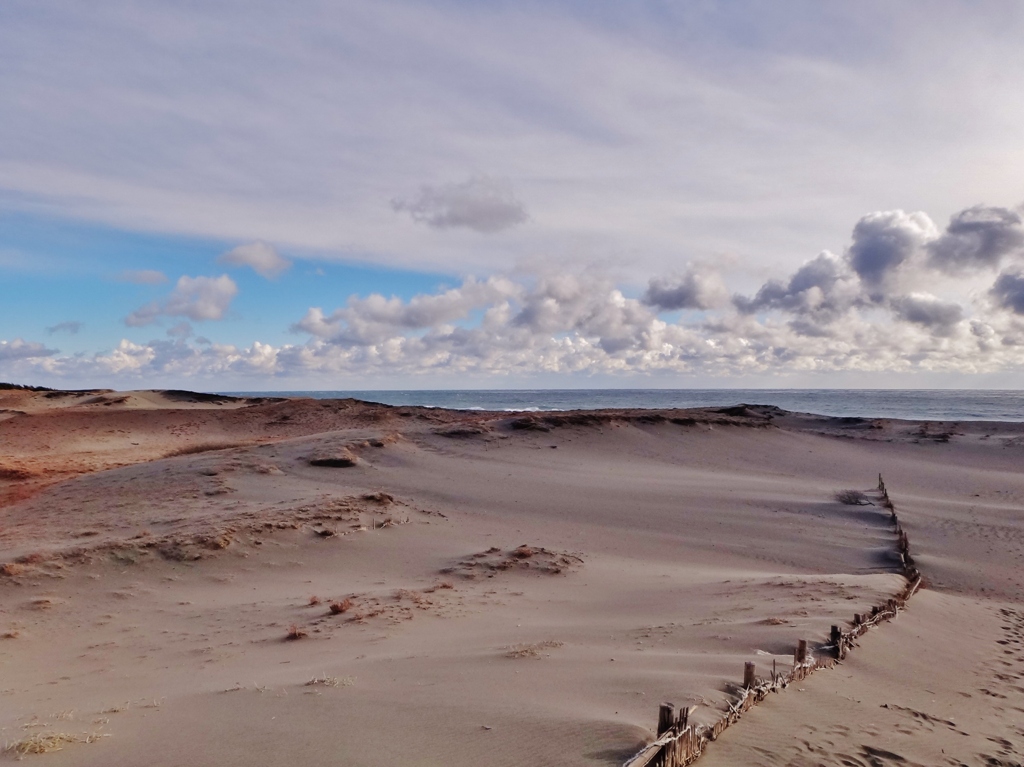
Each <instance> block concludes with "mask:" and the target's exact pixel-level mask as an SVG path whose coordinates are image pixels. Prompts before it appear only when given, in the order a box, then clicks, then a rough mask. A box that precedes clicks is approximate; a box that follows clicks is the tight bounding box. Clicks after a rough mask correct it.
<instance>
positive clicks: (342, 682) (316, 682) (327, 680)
mask: <svg viewBox="0 0 1024 767" xmlns="http://www.w3.org/2000/svg"><path fill="white" fill-rule="evenodd" d="M355 682H356V680H355V677H351V676H340V677H339V676H327V675H326V674H321V675H320V676H315V677H313V678H312V679H310V680H309V681H308V682H306V687H351V686H352V685H353V684H355Z"/></svg>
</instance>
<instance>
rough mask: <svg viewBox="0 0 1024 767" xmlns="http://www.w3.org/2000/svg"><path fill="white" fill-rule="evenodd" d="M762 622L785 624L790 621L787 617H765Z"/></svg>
mask: <svg viewBox="0 0 1024 767" xmlns="http://www.w3.org/2000/svg"><path fill="white" fill-rule="evenodd" d="M761 623H763V624H764V625H765V626H785V625H786V624H787V623H789V621H787V620H786V619H785V618H765V619H764V620H763V621H761Z"/></svg>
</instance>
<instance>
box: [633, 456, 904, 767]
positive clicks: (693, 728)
mask: <svg viewBox="0 0 1024 767" xmlns="http://www.w3.org/2000/svg"><path fill="white" fill-rule="evenodd" d="M878 493H879V495H880V496H881V498H882V506H883V507H885V508H887V509H888V510H889V512H890V513H891V515H892V521H893V523H894V525H895V532H896V549H897V552H898V553H899V555H900V561H901V562H902V564H903V576H904V578H906V581H907V585H906V586H905V587H904V589H903V591H902V593H901V594H900V595H899V596H898V597H896V598H890V599H887V600H886V601H885V602H884V603H883V604H881V605H875V606H873V607H872V608H871V613H870V615H868V614H863V613H855V614H854V616H853V624H852V625H853V628H852V629H851V630H850V631H843V630H842V628H840V627H839V626H832V630H831V632H830V633H829V643H828V645H826V646H825V647H831V649H834V650H835V656H836V658H837V659H838V660H842V659H844V658H845V657H846V653H847V652H848V651H849V650H850V649H852V648H853V647H854V639H856V638H857V637H859V636H860V635H861V634H863V633H864V632H865V631H867V630H868V629H870V628H873V627H875V626H877V625H878V624H879V623H882V622H884V621H888V620H891V619H892V618H895V617H896V616H897V615H899V613H900V612H901V611H902V610H904V609H906V606H907V602H908V601H909V600H910V598H911V597H912V596H913V595H914V592H916V591H917V589H918V588H919V587H920V586H921V573H920V572H919V571H918V570H917V568H916V567H914V560H913V559H911V557H910V540H909V539H908V537H907V533H906V531H905V530H904V529H903V528H902V526H900V524H899V519H898V518H897V516H896V507H895V505H894V504H893V503H892V501H891V500H890V499H889V493H888V491H887V490H886V487H885V480H883V479H882V475H881V474H879V475H878ZM823 649H824V648H823ZM816 668H818V660H817V658H815V657H814V655H813V654H812V653H809V652H808V647H807V640H806V639H800V640H798V641H797V645H796V650H795V651H794V653H793V669H792V670H791V671H790V672H789V674H778V673H776V671H775V664H774V662H773V664H772V676H771V680H762V681H760V682H759V681H758V680H757V677H756V675H755V672H756V666H755V664H754V662H753V661H746V662H745V663H744V664H743V688H742V693H741V696H740V698H739V699H738V700H737V701H735V702H734V703H732V704H731V705H730V706H729V708H728V710H727V711H726V713H725V714H724V715H723V716H722V717H721V718H720V719H719V720H718V721H716V722H715V723H714V724H713V725H704V724H702V725H690V724H689V715H690V714H691V713H693V711H694V710H695V709H696V708H697V707H696V706H691V707H689V708H683V709H680V710H678V711H677V710H676V707H675V704H673V703H662V704H661V707H660V708H659V709H658V738H657V740H655V741H654V742H653V743H651V744H649V745H647V746H645V747H644V748H643V749H642V750H641V751H640V753H638V754H637V755H636V756H634V757H633V758H632V759H630V760H629V761H628V762H626V764H625V765H624V767H685V765H688V764H692V763H693V762H695V761H697V759H698V758H699V757H700V755H701V754H702V753H704V749H705V748H706V747H707V744H708V743H710V742H712V741H714V740H715V739H716V738H718V736H719V735H721V734H722V732H724V731H725V729H726V728H727V727H729V725H731V724H734V723H735V722H736V721H738V720H739V718H740V716H741V715H742V714H743V713H744V712H745V711H747V710H748V709H750V708H751V707H753V706H755V705H757V704H758V703H760V702H761V701H762V700H764V699H765V698H766V697H767V696H768V693H770V692H779V691H780V690H784V689H786V687H788V686H789V684H790V683H791V682H794V681H799V680H801V679H803V678H804V677H806V676H807V675H808V674H810V673H812V672H813V671H814V670H815V669H816Z"/></svg>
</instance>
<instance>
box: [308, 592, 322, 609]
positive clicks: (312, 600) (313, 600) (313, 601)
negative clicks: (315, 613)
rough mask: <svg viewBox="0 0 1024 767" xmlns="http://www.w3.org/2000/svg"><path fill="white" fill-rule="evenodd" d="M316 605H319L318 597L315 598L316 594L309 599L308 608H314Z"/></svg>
mask: <svg viewBox="0 0 1024 767" xmlns="http://www.w3.org/2000/svg"><path fill="white" fill-rule="evenodd" d="M318 604H320V597H318V596H316V594H314V595H313V596H311V597H310V598H309V606H310V607H316V606H317V605H318Z"/></svg>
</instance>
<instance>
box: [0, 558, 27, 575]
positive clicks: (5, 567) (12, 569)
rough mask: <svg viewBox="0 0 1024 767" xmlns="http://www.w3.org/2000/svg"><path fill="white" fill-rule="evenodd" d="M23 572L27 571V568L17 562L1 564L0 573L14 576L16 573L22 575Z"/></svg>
mask: <svg viewBox="0 0 1024 767" xmlns="http://www.w3.org/2000/svg"><path fill="white" fill-rule="evenodd" d="M23 572H25V568H24V567H23V566H21V565H19V564H17V563H16V562H7V563H5V564H2V565H0V575H6V576H8V577H10V578H13V577H14V576H15V575H21V574H22V573H23Z"/></svg>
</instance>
